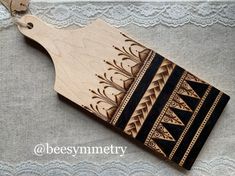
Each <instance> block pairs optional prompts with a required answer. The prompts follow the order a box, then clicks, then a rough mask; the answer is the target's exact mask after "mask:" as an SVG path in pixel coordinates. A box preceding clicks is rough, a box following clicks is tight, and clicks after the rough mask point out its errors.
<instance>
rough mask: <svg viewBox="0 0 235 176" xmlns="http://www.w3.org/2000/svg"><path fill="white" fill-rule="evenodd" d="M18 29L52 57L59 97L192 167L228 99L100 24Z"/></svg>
mask: <svg viewBox="0 0 235 176" xmlns="http://www.w3.org/2000/svg"><path fill="white" fill-rule="evenodd" d="M21 22H23V23H29V25H31V26H32V29H29V28H25V27H19V30H20V31H21V33H22V34H24V35H25V36H27V37H29V38H31V39H33V40H35V41H36V42H38V43H40V44H41V45H42V46H43V47H44V48H45V49H46V50H47V51H48V53H49V54H50V56H51V58H52V60H53V63H54V66H55V72H56V78H55V85H54V89H55V91H56V92H58V93H59V94H61V95H63V96H64V97H66V98H67V99H69V100H71V101H72V102H74V103H76V104H77V105H79V106H81V107H83V108H84V109H86V110H87V111H90V112H91V113H93V114H95V115H96V116H97V118H101V119H102V120H104V121H105V122H107V123H109V124H111V125H113V126H114V127H116V128H118V129H120V130H122V131H123V132H124V133H126V134H127V135H129V136H130V138H134V139H135V140H137V141H139V142H141V143H142V144H143V145H144V146H146V147H148V148H150V149H151V150H153V151H154V152H155V153H158V154H161V155H163V156H165V157H166V158H168V159H170V160H172V161H175V162H176V163H178V164H179V165H180V166H183V167H185V168H186V169H190V168H191V166H192V164H193V162H194V160H195V159H196V157H197V155H198V153H199V151H200V149H201V148H202V146H203V144H204V142H205V140H206V138H207V137H208V135H209V133H210V131H211V130H212V128H213V126H214V124H215V122H216V120H217V119H218V118H219V116H220V114H221V113H222V111H223V109H224V107H225V105H226V104H227V102H228V100H229V96H227V95H226V94H224V93H223V92H221V91H219V90H218V89H216V88H214V87H213V86H211V85H209V84H208V83H206V82H205V81H203V80H201V79H199V78H198V77H196V76H194V75H193V74H191V73H189V72H187V71H185V70H184V69H183V68H181V67H180V66H178V65H176V64H175V63H173V62H171V61H170V60H168V59H166V58H164V57H163V56H161V55H159V54H158V53H155V52H154V51H153V50H152V49H150V48H147V47H145V46H144V45H142V44H140V43H139V42H137V41H136V40H135V39H133V38H132V37H129V35H127V34H125V33H123V32H121V31H119V30H118V29H116V28H114V27H112V26H110V25H108V24H107V23H105V22H104V21H102V20H96V21H93V22H92V23H91V24H89V25H88V26H86V27H84V28H79V29H76V30H62V29H56V28H54V27H52V26H50V25H48V24H46V23H44V22H43V21H41V20H40V19H38V18H37V17H34V16H31V15H26V16H23V17H22V18H21Z"/></svg>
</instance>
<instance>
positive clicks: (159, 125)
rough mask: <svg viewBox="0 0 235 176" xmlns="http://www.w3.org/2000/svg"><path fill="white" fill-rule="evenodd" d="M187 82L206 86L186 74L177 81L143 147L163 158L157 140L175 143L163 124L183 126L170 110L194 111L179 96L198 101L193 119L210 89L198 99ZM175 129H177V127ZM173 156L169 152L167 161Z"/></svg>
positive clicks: (162, 151) (189, 123)
mask: <svg viewBox="0 0 235 176" xmlns="http://www.w3.org/2000/svg"><path fill="white" fill-rule="evenodd" d="M184 75H185V74H184ZM187 81H193V82H197V83H201V84H206V83H205V82H204V81H202V80H200V79H198V78H197V77H195V76H194V75H192V74H190V73H188V72H186V75H185V76H182V79H181V81H179V83H178V86H177V87H176V89H175V93H172V95H173V97H172V96H171V98H170V99H169V101H168V102H167V105H166V106H165V107H167V109H165V108H164V109H163V110H162V113H161V115H160V116H159V117H158V118H157V121H156V122H155V124H154V126H153V128H152V130H151V131H150V133H149V135H148V137H147V139H146V141H145V145H147V146H149V147H150V148H152V149H153V150H155V151H157V152H159V153H161V154H162V155H164V156H166V155H167V154H166V153H164V150H163V149H164V148H161V147H159V146H158V144H157V140H159V139H160V140H165V141H173V142H175V141H176V139H174V138H173V136H172V135H171V133H170V132H169V131H168V130H167V129H166V128H165V127H164V125H163V124H174V123H175V122H176V123H175V124H174V125H178V126H179V125H180V126H185V124H183V123H182V121H180V118H179V117H178V116H177V115H176V114H174V113H172V112H171V111H172V110H171V109H172V108H175V109H179V110H180V111H184V112H193V111H194V109H193V110H192V109H191V108H190V107H189V106H188V105H187V103H186V102H185V101H184V100H183V99H182V98H181V97H180V95H184V96H188V97H191V98H194V99H198V100H200V103H199V105H198V107H197V108H196V109H195V111H194V113H193V115H192V116H193V117H195V116H196V114H197V113H198V108H199V109H200V106H201V104H202V103H203V102H204V99H205V98H206V97H207V95H208V93H209V91H210V89H211V87H210V86H209V88H208V89H207V91H206V92H205V93H204V96H203V97H202V98H200V97H199V96H198V94H197V93H196V92H195V91H194V90H193V89H192V87H191V86H190V85H189V84H188V83H187ZM169 110H170V112H171V113H170V114H169V112H168V111H169ZM167 112H168V113H167ZM169 115H170V116H169ZM169 117H174V118H170V119H171V120H172V119H174V120H175V121H174V123H172V121H170V120H169ZM165 119H167V120H165ZM192 121H193V120H192V118H190V121H189V122H188V124H187V126H186V127H185V129H184V132H185V131H186V130H187V129H188V128H189V127H190V125H191V122H192ZM177 122H178V123H177ZM175 128H177V126H176V127H175ZM184 132H183V133H184ZM181 138H182V135H181V136H180V139H179V140H182V139H181ZM178 145H179V144H178ZM178 145H177V144H176V146H175V147H174V148H173V152H175V151H176V149H177V147H178ZM173 155H174V153H172V152H171V153H170V156H169V159H172V156H173Z"/></svg>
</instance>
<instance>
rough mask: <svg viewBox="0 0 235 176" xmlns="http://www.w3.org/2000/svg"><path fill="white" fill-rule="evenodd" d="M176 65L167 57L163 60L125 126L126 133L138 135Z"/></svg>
mask: <svg viewBox="0 0 235 176" xmlns="http://www.w3.org/2000/svg"><path fill="white" fill-rule="evenodd" d="M174 67H175V64H174V63H172V62H170V61H169V60H167V59H164V60H163V62H162V64H161V66H160V67H159V69H158V70H157V73H156V75H155V76H154V78H153V80H152V82H151V83H150V85H149V87H148V89H147V91H146V92H145V94H144V95H143V97H142V99H141V101H140V102H139V104H138V105H137V107H136V109H135V111H134V113H133V114H132V116H131V118H130V120H129V122H128V123H127V125H126V127H125V129H124V132H125V133H126V134H128V135H131V136H132V137H136V135H137V134H138V132H139V130H140V128H141V126H142V125H143V123H144V121H145V119H146V118H147V115H148V113H149V111H150V110H151V108H152V106H153V104H154V103H155V101H156V99H157V97H158V95H159V94H160V92H161V90H162V89H163V87H164V85H165V83H166V81H167V80H168V78H169V77H170V75H171V73H172V71H173V69H174Z"/></svg>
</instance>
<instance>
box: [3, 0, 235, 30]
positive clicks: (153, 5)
mask: <svg viewBox="0 0 235 176" xmlns="http://www.w3.org/2000/svg"><path fill="white" fill-rule="evenodd" d="M29 9H30V13H31V14H33V15H36V16H38V17H40V18H42V19H43V20H45V21H46V22H48V23H51V24H53V25H55V26H56V27H58V28H65V27H68V26H72V25H76V26H84V25H87V24H88V23H90V21H92V20H94V19H97V18H102V19H104V20H105V21H106V22H108V23H110V24H112V25H114V26H116V27H121V26H126V25H128V24H136V25H138V26H142V27H151V26H155V25H159V24H162V25H166V26H170V27H179V26H183V25H185V24H194V25H197V26H202V27H206V26H211V25H213V24H216V23H218V24H222V25H224V26H230V27H234V26H235V2H148V3H140V2H132V3H130V2H121V3H120V2H119V3H118V2H70V3H46V2H43V3H42V2H32V3H31V4H30V8H29ZM12 24H13V23H12V20H11V17H10V14H9V13H8V11H7V10H6V9H5V8H4V7H3V6H1V5H0V28H7V27H9V26H11V25H12Z"/></svg>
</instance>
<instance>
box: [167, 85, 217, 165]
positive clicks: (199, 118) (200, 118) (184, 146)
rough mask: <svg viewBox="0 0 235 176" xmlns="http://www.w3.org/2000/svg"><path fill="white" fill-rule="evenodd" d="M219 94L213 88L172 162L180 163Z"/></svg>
mask: <svg viewBox="0 0 235 176" xmlns="http://www.w3.org/2000/svg"><path fill="white" fill-rule="evenodd" d="M218 94H219V90H218V89H216V88H214V87H212V89H211V91H210V92H209V94H208V96H207V97H206V99H205V101H204V103H203V105H202V107H201V109H200V110H199V112H198V114H197V115H196V117H195V119H194V121H193V123H192V125H191V126H190V128H189V130H188V131H187V133H186V135H185V136H184V138H183V140H182V142H181V144H180V146H179V147H178V149H177V151H176V153H175V155H174V156H173V158H172V160H173V161H175V162H176V163H179V162H180V160H181V159H182V157H183V156H184V153H185V152H186V150H187V148H188V146H189V144H190V142H191V141H192V139H193V137H194V135H195V133H196V132H197V130H198V128H199V126H200V125H201V123H202V121H203V120H204V118H205V117H206V114H207V113H208V111H209V110H210V108H211V106H212V105H213V103H214V101H215V99H216V97H217V96H218Z"/></svg>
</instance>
